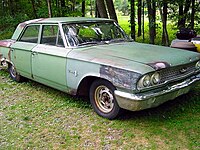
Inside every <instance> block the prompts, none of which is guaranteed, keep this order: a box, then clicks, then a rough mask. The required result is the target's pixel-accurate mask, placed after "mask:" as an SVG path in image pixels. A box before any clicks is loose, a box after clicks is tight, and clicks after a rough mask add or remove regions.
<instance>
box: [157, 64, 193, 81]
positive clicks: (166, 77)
mask: <svg viewBox="0 0 200 150" xmlns="http://www.w3.org/2000/svg"><path fill="white" fill-rule="evenodd" d="M195 64H196V62H193V63H190V64H186V65H181V66H177V67H172V68H167V69H163V70H161V71H160V76H161V83H165V82H168V81H172V80H177V79H182V78H185V77H187V76H189V75H191V74H193V73H194V72H195V70H196V68H195Z"/></svg>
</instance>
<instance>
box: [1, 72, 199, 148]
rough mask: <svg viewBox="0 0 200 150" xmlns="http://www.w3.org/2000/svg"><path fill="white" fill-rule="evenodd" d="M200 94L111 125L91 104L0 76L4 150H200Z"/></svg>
mask: <svg viewBox="0 0 200 150" xmlns="http://www.w3.org/2000/svg"><path fill="white" fill-rule="evenodd" d="M199 90H200V86H198V87H196V88H195V89H194V90H193V91H191V92H190V93H189V94H187V95H184V96H181V97H179V98H177V99H175V100H173V101H169V102H167V103H165V104H163V105H161V106H159V107H157V108H153V109H148V110H144V111H140V112H126V113H125V114H124V115H123V116H121V117H120V118H119V119H117V120H113V121H110V120H107V119H104V118H101V117H99V116H97V115H96V114H95V113H94V111H93V110H92V108H91V106H90V104H89V102H88V100H82V99H78V98H76V97H71V96H69V95H67V94H65V93H62V92H60V91H57V90H54V89H52V88H49V87H47V86H44V85H41V84H38V83H36V82H33V81H29V82H24V83H16V82H14V81H12V80H11V79H10V78H9V75H8V73H7V72H6V71H5V70H0V119H1V120H0V149H1V150H9V149H10V150H13V149H59V150H60V149H113V150H115V149H127V150H129V149H136V150H140V149H142V150H145V149H148V150H149V149H153V150H157V149H162V150H168V149H169V150H171V149H191V150H192V149H194V150H195V149H200V137H199V135H200V120H199V116H200V101H199V100H200V93H199Z"/></svg>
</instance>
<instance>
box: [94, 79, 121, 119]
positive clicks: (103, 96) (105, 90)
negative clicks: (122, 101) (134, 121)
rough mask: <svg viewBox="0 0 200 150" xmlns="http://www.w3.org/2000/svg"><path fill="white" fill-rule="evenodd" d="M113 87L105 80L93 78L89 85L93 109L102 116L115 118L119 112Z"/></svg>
mask: <svg viewBox="0 0 200 150" xmlns="http://www.w3.org/2000/svg"><path fill="white" fill-rule="evenodd" d="M114 90H115V87H114V86H113V85H112V84H111V83H110V82H108V81H106V80H101V79H99V80H95V81H94V82H93V83H92V85H91V87H90V102H91V104H92V107H93V109H94V111H95V112H96V113H97V114H98V115H99V116H102V117H104V118H108V119H115V118H116V117H117V116H118V115H119V114H120V112H121V108H120V107H119V105H118V103H117V101H116V99H115V96H114Z"/></svg>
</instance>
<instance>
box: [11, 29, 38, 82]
mask: <svg viewBox="0 0 200 150" xmlns="http://www.w3.org/2000/svg"><path fill="white" fill-rule="evenodd" d="M39 30H40V25H29V26H27V27H26V28H25V30H24V32H23V34H22V35H21V37H20V38H19V39H18V40H17V41H16V42H15V43H14V44H12V46H11V60H12V62H13V63H14V65H15V68H16V70H17V72H19V73H20V75H22V76H25V77H28V78H31V74H32V70H31V66H32V64H31V63H32V61H31V59H32V51H31V50H32V49H33V48H34V47H35V46H37V43H38V39H39V38H38V37H39Z"/></svg>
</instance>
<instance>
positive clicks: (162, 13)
mask: <svg viewBox="0 0 200 150" xmlns="http://www.w3.org/2000/svg"><path fill="white" fill-rule="evenodd" d="M162 5H163V6H162ZM158 7H159V10H160V16H161V19H162V28H163V33H162V45H164V46H169V36H168V32H167V7H168V6H167V1H166V0H163V4H161V2H160V1H159V2H158Z"/></svg>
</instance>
